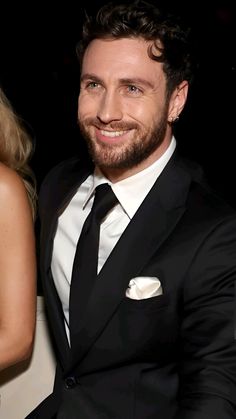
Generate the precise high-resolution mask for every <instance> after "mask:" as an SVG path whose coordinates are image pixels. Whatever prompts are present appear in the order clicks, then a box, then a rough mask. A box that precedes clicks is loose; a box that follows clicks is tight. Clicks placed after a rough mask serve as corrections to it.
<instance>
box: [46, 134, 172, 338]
mask: <svg viewBox="0 0 236 419" xmlns="http://www.w3.org/2000/svg"><path fill="white" fill-rule="evenodd" d="M175 147H176V141H175V139H174V138H172V140H171V143H170V145H169V147H168V149H167V150H166V151H165V153H164V154H163V155H162V156H161V157H160V158H159V159H158V160H156V161H155V162H154V163H153V164H152V165H151V166H149V167H147V168H146V169H144V170H142V171H141V172H139V173H136V174H135V175H133V176H130V177H128V178H126V179H124V180H121V181H119V182H116V183H113V184H111V182H110V181H109V180H108V179H106V178H105V177H104V175H103V174H102V173H101V171H100V170H99V168H96V169H95V171H94V173H93V174H92V175H90V176H89V177H88V178H87V179H86V180H85V182H83V183H82V184H81V185H80V187H79V188H78V190H77V192H76V193H75V195H74V196H73V198H72V199H71V201H70V203H69V204H68V206H67V207H66V209H65V210H64V212H63V213H62V214H61V216H60V217H59V219H58V226H57V231H56V235H55V238H54V244H53V254H52V263H51V269H52V275H53V279H54V282H55V286H56V289H57V292H58V295H59V297H60V300H61V303H62V307H63V311H64V316H65V325H66V332H67V336H68V339H69V294H70V282H71V275H72V267H73V260H74V256H75V251H76V245H77V241H78V238H79V236H80V233H81V230H82V227H83V224H84V221H85V219H86V218H87V216H88V214H89V212H90V210H91V208H92V204H93V199H94V191H95V188H96V186H98V185H100V184H102V183H109V184H110V185H111V187H112V189H113V192H114V193H115V195H116V197H117V199H118V201H119V203H118V204H117V205H116V206H115V207H114V208H113V209H112V210H111V211H110V212H109V213H108V215H107V216H106V217H105V219H104V220H103V222H102V224H101V229H100V243H99V251H98V272H99V271H100V269H101V268H102V266H103V264H104V263H105V261H106V260H107V258H108V256H109V254H110V253H111V251H112V249H113V248H114V246H115V245H116V243H117V241H118V240H119V238H120V236H121V235H122V233H123V232H124V230H125V228H126V227H127V225H128V224H129V222H130V220H131V219H132V217H133V216H134V214H135V212H136V211H137V209H138V208H139V206H140V205H141V203H142V202H143V200H144V198H145V197H146V195H147V194H148V192H149V191H150V189H151V188H152V186H153V185H154V183H155V181H156V180H157V178H158V176H159V175H160V174H161V172H162V170H163V169H164V167H165V166H166V164H167V163H168V161H169V159H170V157H171V156H172V154H173V152H174V150H175Z"/></svg>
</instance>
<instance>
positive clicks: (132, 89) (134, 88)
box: [127, 84, 141, 94]
mask: <svg viewBox="0 0 236 419" xmlns="http://www.w3.org/2000/svg"><path fill="white" fill-rule="evenodd" d="M127 90H128V92H129V93H135V94H139V93H141V90H140V89H139V88H138V87H137V86H134V85H133V84H131V85H129V86H127Z"/></svg>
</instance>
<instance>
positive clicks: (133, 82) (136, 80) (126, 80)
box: [80, 73, 154, 89]
mask: <svg viewBox="0 0 236 419" xmlns="http://www.w3.org/2000/svg"><path fill="white" fill-rule="evenodd" d="M85 80H93V81H96V82H97V83H100V84H103V83H104V82H103V80H102V79H100V78H99V77H98V76H96V75H95V74H93V73H85V74H83V75H82V76H81V79H80V81H81V82H83V81H85ZM119 82H120V84H130V85H136V84H141V85H143V86H146V87H147V88H151V89H153V88H154V85H153V83H151V82H150V81H148V80H145V79H142V78H141V77H134V78H132V79H131V78H126V77H125V78H121V79H119Z"/></svg>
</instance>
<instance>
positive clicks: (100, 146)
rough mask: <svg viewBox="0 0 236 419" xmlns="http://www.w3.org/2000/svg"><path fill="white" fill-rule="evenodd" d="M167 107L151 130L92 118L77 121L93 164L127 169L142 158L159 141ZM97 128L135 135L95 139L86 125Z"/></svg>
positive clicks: (144, 157)
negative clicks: (112, 139)
mask: <svg viewBox="0 0 236 419" xmlns="http://www.w3.org/2000/svg"><path fill="white" fill-rule="evenodd" d="M167 116H168V106H167V104H166V106H165V108H164V109H163V112H162V115H161V117H160V119H159V121H158V122H157V123H156V124H155V125H154V126H153V128H152V129H146V130H145V129H141V128H140V126H139V125H138V124H136V123H128V122H127V123H125V122H120V123H118V122H113V123H112V122H111V123H110V124H109V125H107V126H106V125H104V124H101V123H99V121H98V119H96V118H86V119H85V120H83V121H82V120H79V127H80V131H81V134H82V135H83V137H84V138H85V140H86V142H87V146H88V152H89V154H90V156H91V158H92V161H93V162H94V164H95V165H97V166H98V167H100V168H101V169H103V168H104V169H131V168H133V167H135V166H137V165H139V164H140V163H142V162H143V161H144V160H146V159H147V158H148V157H149V156H150V155H151V154H152V153H153V152H154V151H155V150H156V149H157V148H158V147H159V146H160V145H161V144H162V142H163V140H164V138H165V134H166V129H167ZM91 126H96V127H97V128H100V129H106V128H108V126H109V128H110V129H113V130H117V131H119V130H124V131H125V130H131V129H134V130H135V136H134V137H133V138H132V140H131V141H130V140H128V141H127V142H124V143H123V144H115V143H114V144H106V143H102V142H98V141H97V140H96V139H95V138H93V136H92V135H91V133H90V132H89V127H91Z"/></svg>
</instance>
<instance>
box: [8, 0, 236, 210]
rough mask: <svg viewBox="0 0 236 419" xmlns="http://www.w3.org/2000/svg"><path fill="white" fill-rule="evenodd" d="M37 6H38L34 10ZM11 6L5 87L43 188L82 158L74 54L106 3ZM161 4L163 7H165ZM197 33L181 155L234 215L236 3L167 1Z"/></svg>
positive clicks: (178, 133) (181, 125)
mask: <svg viewBox="0 0 236 419" xmlns="http://www.w3.org/2000/svg"><path fill="white" fill-rule="evenodd" d="M32 3H33V4H32ZM32 3H31V5H27V6H26V5H24V2H23V3H21V4H18V5H17V4H15V5H14V4H11V3H8V6H7V7H5V10H3V8H2V11H1V25H0V57H1V62H0V83H1V86H2V88H3V89H4V91H5V93H6V94H7V96H8V98H9V99H10V100H11V102H12V104H13V106H14V108H15V110H16V111H17V113H18V114H19V115H20V116H21V118H22V119H23V120H24V122H25V124H26V126H27V128H28V130H29V132H30V134H31V135H32V137H33V139H34V142H35V153H34V157H33V159H32V161H31V166H32V168H33V170H34V171H35V174H36V177H37V181H38V187H40V184H41V182H42V180H43V178H44V176H45V175H46V173H47V172H48V170H49V169H50V168H51V167H52V166H53V165H54V164H56V163H57V162H58V161H60V160H62V159H64V158H66V157H69V156H71V155H73V154H74V153H75V152H77V151H81V150H83V147H84V146H83V142H82V140H81V139H80V135H79V132H78V128H77V125H76V106H77V96H78V88H79V71H78V64H77V60H76V55H75V46H76V43H77V40H78V39H79V35H80V28H81V21H82V18H83V13H84V12H83V10H84V8H85V5H86V10H87V11H88V12H89V13H93V12H95V10H96V9H97V8H98V6H100V5H102V4H103V1H98V0H97V1H96V2H93V3H92V2H91V1H87V2H85V1H83V2H82V4H81V5H80V6H79V5H76V3H74V2H73V3H72V2H71V3H70V2H63V1H62V2H61V3H60V4H59V2H58V4H56V5H53V3H49V4H48V5H47V6H46V5H43V3H41V2H40V3H37V2H32ZM159 3H160V2H159ZM162 3H163V4H165V5H167V7H170V9H172V11H174V12H175V11H177V12H178V14H180V15H181V16H182V17H183V19H184V20H186V21H187V22H189V23H190V25H191V26H192V27H193V36H194V44H195V47H196V52H197V57H198V62H199V67H198V70H197V73H196V78H195V82H194V84H193V86H192V91H191V93H190V95H189V99H188V102H187V106H186V108H185V110H184V112H183V114H182V116H181V118H180V121H179V122H178V124H177V126H176V137H177V140H178V143H179V147H180V148H181V151H182V152H183V153H184V154H185V155H186V156H187V157H190V158H192V159H194V160H196V161H197V162H199V163H200V164H201V165H202V166H203V168H204V170H205V172H206V175H207V177H208V179H209V182H210V183H211V185H212V186H213V187H214V188H215V189H216V190H217V191H218V192H219V193H220V194H221V195H222V196H223V197H224V198H225V199H226V200H228V201H229V202H230V203H231V204H232V205H233V206H235V207H236V190H235V187H234V183H235V176H234V171H235V154H234V145H235V144H234V143H235V132H234V127H235V119H236V112H235V111H236V109H235V98H236V48H235V39H236V33H235V32H236V27H235V24H236V22H235V12H234V8H233V2H229V1H227V0H225V1H216V2H215V3H214V5H209V4H207V2H206V1H201V0H200V1H195V0H192V1H190V0H189V1H169V2H168V0H165V1H162Z"/></svg>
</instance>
